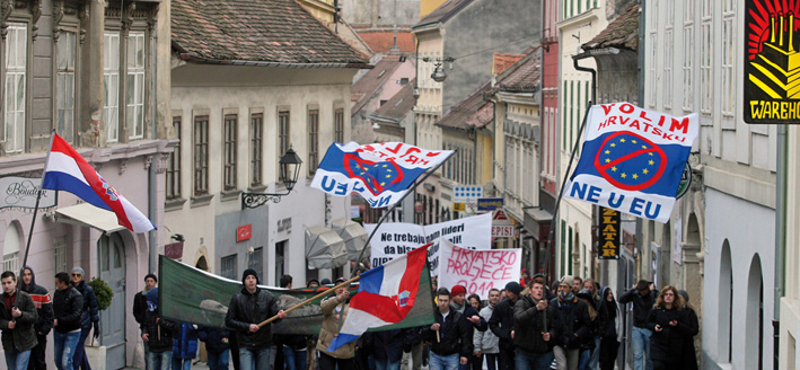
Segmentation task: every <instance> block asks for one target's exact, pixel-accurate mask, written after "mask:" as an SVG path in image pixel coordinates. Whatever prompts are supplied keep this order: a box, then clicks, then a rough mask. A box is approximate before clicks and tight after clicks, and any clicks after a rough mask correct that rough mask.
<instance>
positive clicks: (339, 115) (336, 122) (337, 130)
mask: <svg viewBox="0 0 800 370" xmlns="http://www.w3.org/2000/svg"><path fill="white" fill-rule="evenodd" d="M333 140H334V141H336V142H337V143H344V108H336V110H335V111H334V113H333Z"/></svg>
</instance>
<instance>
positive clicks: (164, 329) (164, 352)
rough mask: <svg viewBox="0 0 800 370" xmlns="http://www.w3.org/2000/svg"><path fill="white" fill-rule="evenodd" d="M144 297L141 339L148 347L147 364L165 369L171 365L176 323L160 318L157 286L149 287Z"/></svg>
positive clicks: (154, 368) (157, 368)
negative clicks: (144, 313) (145, 311)
mask: <svg viewBox="0 0 800 370" xmlns="http://www.w3.org/2000/svg"><path fill="white" fill-rule="evenodd" d="M144 297H145V298H147V314H146V315H145V318H144V323H143V324H142V326H141V329H142V340H143V341H145V342H147V346H148V348H149V349H150V352H149V353H148V356H147V362H148V365H147V366H149V368H150V370H166V369H169V368H170V366H171V365H172V348H173V345H174V343H173V339H174V333H175V331H176V330H177V329H178V325H177V324H176V323H175V322H174V321H172V320H167V319H164V318H162V317H161V314H160V313H159V312H158V288H153V289H150V291H149V292H147V293H146V294H145V295H144Z"/></svg>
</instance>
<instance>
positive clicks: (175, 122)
mask: <svg viewBox="0 0 800 370" xmlns="http://www.w3.org/2000/svg"><path fill="white" fill-rule="evenodd" d="M182 119H183V118H182V117H181V116H174V117H172V127H173V128H174V129H175V137H176V138H178V142H177V143H176V144H175V147H174V148H173V150H172V153H169V160H168V162H167V171H166V172H165V176H164V177H165V178H166V180H167V195H166V197H167V199H168V200H169V199H178V198H180V197H181V141H182V140H181V121H182Z"/></svg>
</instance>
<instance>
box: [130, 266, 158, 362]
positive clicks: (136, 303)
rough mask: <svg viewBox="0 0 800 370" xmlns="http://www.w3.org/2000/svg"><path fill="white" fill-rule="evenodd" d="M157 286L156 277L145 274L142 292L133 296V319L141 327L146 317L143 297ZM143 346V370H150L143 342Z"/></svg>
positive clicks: (145, 346)
mask: <svg viewBox="0 0 800 370" xmlns="http://www.w3.org/2000/svg"><path fill="white" fill-rule="evenodd" d="M157 285H158V277H156V275H155V274H147V275H145V276H144V290H142V291H141V292H136V294H135V295H134V296H133V318H134V319H135V320H136V322H137V323H138V324H139V326H142V323H144V318H145V316H146V315H147V298H145V297H144V295H145V294H146V293H147V292H149V291H150V289H153V288H155V287H156V286H157ZM143 343H144V345H143V347H144V358H145V361H144V363H145V370H150V368H149V367H148V366H147V353H148V352H149V351H148V348H147V342H143Z"/></svg>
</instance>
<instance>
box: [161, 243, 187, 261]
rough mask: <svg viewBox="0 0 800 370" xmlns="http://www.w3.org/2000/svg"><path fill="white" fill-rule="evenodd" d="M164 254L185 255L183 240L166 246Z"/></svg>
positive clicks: (171, 256) (179, 256)
mask: <svg viewBox="0 0 800 370" xmlns="http://www.w3.org/2000/svg"><path fill="white" fill-rule="evenodd" d="M164 255H165V256H167V257H169V258H176V259H177V258H181V257H183V242H176V243H172V244H167V245H165V246H164Z"/></svg>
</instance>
